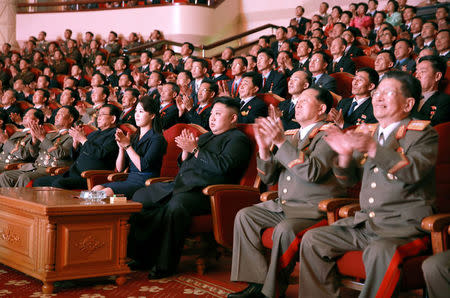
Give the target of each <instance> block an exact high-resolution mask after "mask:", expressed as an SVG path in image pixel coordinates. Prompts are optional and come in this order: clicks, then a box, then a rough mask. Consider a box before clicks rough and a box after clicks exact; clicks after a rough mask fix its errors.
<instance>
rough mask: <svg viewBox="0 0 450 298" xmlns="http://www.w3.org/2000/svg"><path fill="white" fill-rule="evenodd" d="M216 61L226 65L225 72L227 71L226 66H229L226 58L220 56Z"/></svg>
mask: <svg viewBox="0 0 450 298" xmlns="http://www.w3.org/2000/svg"><path fill="white" fill-rule="evenodd" d="M216 62H220V63H221V64H222V66H223V67H225V70H224V71H223V72H226V71H227V70H226V68H227V65H228V63H227V61H225V59H222V58H218V59H216Z"/></svg>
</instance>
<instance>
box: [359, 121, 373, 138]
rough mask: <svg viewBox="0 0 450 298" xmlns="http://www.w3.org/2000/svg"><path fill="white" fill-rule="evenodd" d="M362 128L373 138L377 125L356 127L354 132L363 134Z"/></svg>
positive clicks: (369, 124)
mask: <svg viewBox="0 0 450 298" xmlns="http://www.w3.org/2000/svg"><path fill="white" fill-rule="evenodd" d="M364 128H366V129H368V130H369V132H370V134H371V135H372V136H373V135H374V133H375V131H376V130H377V128H378V123H364V124H361V125H358V126H356V128H355V132H363V130H364Z"/></svg>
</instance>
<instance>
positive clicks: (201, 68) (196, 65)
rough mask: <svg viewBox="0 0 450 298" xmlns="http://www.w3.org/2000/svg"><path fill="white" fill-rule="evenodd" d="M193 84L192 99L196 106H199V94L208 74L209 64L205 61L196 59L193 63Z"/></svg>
mask: <svg viewBox="0 0 450 298" xmlns="http://www.w3.org/2000/svg"><path fill="white" fill-rule="evenodd" d="M191 73H192V78H193V80H192V82H191V89H192V93H191V97H192V99H193V100H194V104H197V93H198V89H199V88H200V85H201V84H202V82H203V80H204V79H205V78H206V74H207V73H208V62H207V61H206V60H205V59H201V58H195V59H194V60H193V62H192V70H191Z"/></svg>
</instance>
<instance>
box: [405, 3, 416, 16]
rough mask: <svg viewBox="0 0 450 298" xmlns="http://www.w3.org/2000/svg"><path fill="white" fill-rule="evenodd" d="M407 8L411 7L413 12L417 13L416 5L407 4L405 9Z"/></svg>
mask: <svg viewBox="0 0 450 298" xmlns="http://www.w3.org/2000/svg"><path fill="white" fill-rule="evenodd" d="M407 9H411V10H412V12H413V13H414V14H416V13H417V8H416V7H415V6H411V5H406V6H405V9H404V10H403V11H405V10H407Z"/></svg>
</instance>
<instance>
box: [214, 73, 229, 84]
mask: <svg viewBox="0 0 450 298" xmlns="http://www.w3.org/2000/svg"><path fill="white" fill-rule="evenodd" d="M210 79H211V80H213V81H214V82H216V83H217V82H218V81H228V80H229V79H230V78H229V77H228V76H227V75H226V74H221V75H220V76H218V77H217V78H215V77H214V75H211V78H210Z"/></svg>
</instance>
